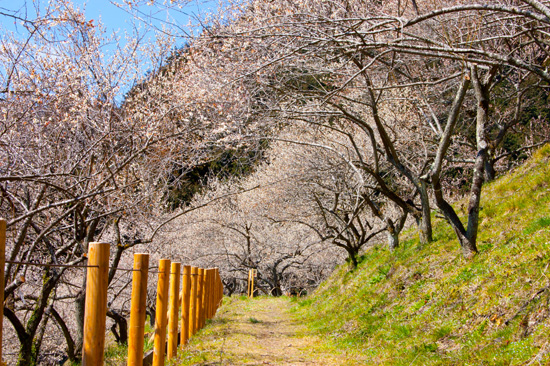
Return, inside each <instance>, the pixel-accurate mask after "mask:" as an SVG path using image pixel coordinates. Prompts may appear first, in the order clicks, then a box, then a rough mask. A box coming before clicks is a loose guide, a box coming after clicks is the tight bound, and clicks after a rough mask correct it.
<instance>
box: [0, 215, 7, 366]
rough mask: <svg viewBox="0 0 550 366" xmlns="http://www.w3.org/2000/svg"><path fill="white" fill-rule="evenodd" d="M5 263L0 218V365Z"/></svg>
mask: <svg viewBox="0 0 550 366" xmlns="http://www.w3.org/2000/svg"><path fill="white" fill-rule="evenodd" d="M5 264H6V220H4V219H0V365H1V364H2V328H3V325H4V282H5V280H4V266H5Z"/></svg>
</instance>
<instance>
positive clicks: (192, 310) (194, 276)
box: [189, 267, 199, 337]
mask: <svg viewBox="0 0 550 366" xmlns="http://www.w3.org/2000/svg"><path fill="white" fill-rule="evenodd" d="M198 277H199V269H198V268H197V267H191V294H190V297H189V298H190V300H189V337H192V336H193V335H194V334H195V333H197V329H198V328H197V297H198V296H197V293H198V291H197V290H198V289H197V283H198Z"/></svg>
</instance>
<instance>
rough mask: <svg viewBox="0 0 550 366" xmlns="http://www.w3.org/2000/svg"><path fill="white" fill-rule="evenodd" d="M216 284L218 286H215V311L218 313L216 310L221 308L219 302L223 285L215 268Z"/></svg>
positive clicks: (221, 297) (218, 270)
mask: <svg viewBox="0 0 550 366" xmlns="http://www.w3.org/2000/svg"><path fill="white" fill-rule="evenodd" d="M216 283H217V284H218V286H217V289H218V291H217V298H216V311H218V308H219V307H220V306H221V302H222V299H223V283H222V279H221V277H220V269H219V268H216Z"/></svg>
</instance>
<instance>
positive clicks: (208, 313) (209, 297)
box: [204, 268, 212, 319]
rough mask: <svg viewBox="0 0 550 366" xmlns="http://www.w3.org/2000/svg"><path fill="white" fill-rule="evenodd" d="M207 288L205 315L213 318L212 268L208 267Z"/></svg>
mask: <svg viewBox="0 0 550 366" xmlns="http://www.w3.org/2000/svg"><path fill="white" fill-rule="evenodd" d="M205 280H206V285H205V290H206V296H205V297H206V301H205V303H206V307H205V312H204V313H205V317H206V319H211V318H212V269H211V268H208V269H207V270H206V272H205Z"/></svg>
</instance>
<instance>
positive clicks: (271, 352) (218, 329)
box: [180, 297, 357, 366]
mask: <svg viewBox="0 0 550 366" xmlns="http://www.w3.org/2000/svg"><path fill="white" fill-rule="evenodd" d="M230 301H231V303H230V304H227V305H224V306H222V307H221V308H220V309H219V310H218V315H216V318H214V319H213V321H212V322H211V323H210V324H209V325H208V326H207V327H206V328H205V329H203V331H201V332H200V333H199V334H197V335H196V337H193V338H195V339H192V342H191V343H190V345H189V349H188V350H187V352H185V353H184V354H182V355H181V358H180V360H181V361H183V363H182V365H297V366H310V365H311V366H313V365H316V366H329V365H330V366H333V365H355V364H357V363H356V362H354V361H353V360H352V359H349V358H348V357H346V355H343V354H335V351H334V350H328V349H326V348H324V347H323V342H322V340H321V339H320V338H319V337H318V336H317V335H314V334H312V333H311V332H310V331H309V330H308V329H307V328H306V327H305V326H304V325H302V324H300V323H299V321H298V320H296V319H295V317H294V316H293V314H291V312H290V311H289V310H290V308H291V307H292V303H291V302H290V301H289V300H288V299H285V298H273V297H267V298H259V299H253V300H230Z"/></svg>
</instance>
